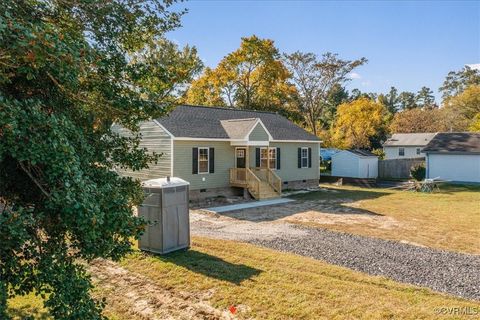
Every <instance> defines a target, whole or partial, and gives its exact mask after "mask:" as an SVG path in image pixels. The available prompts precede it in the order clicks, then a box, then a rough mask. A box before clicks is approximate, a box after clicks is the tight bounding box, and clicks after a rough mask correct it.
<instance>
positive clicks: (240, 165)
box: [235, 148, 247, 181]
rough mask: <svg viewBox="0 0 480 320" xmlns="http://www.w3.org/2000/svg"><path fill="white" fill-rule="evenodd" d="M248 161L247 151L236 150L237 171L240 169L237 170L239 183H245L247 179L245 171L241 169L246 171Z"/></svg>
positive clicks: (243, 149) (244, 149) (242, 149)
mask: <svg viewBox="0 0 480 320" xmlns="http://www.w3.org/2000/svg"><path fill="white" fill-rule="evenodd" d="M246 159H247V149H246V148H236V149H235V166H236V167H237V169H240V170H236V171H237V180H239V181H245V180H246V178H247V175H246V172H245V170H241V169H245V167H246V166H245V165H246V163H247V161H246Z"/></svg>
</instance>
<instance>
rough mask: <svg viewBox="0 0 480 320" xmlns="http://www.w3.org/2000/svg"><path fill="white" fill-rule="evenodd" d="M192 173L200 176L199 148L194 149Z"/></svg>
mask: <svg viewBox="0 0 480 320" xmlns="http://www.w3.org/2000/svg"><path fill="white" fill-rule="evenodd" d="M192 173H193V174H198V148H193V149H192Z"/></svg>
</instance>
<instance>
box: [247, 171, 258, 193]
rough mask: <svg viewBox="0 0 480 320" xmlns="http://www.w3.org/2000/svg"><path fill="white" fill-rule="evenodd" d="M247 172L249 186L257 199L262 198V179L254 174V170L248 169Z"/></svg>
mask: <svg viewBox="0 0 480 320" xmlns="http://www.w3.org/2000/svg"><path fill="white" fill-rule="evenodd" d="M246 172H247V186H248V189H249V190H250V192H251V193H252V195H253V196H254V197H255V198H258V197H259V196H260V182H261V181H260V179H259V178H258V177H257V176H256V175H255V174H254V173H253V171H252V170H250V169H248V168H247V169H246Z"/></svg>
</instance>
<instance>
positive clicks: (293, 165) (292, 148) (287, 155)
mask: <svg viewBox="0 0 480 320" xmlns="http://www.w3.org/2000/svg"><path fill="white" fill-rule="evenodd" d="M270 147H278V148H280V170H275V173H276V174H277V175H278V176H279V177H280V178H281V179H282V181H298V180H308V179H319V178H320V162H319V160H320V159H319V157H320V156H319V148H320V144H319V143H300V142H272V143H270ZM301 147H306V148H308V147H310V148H312V167H311V168H298V148H301ZM255 148H258V147H250V166H251V167H252V168H253V167H255Z"/></svg>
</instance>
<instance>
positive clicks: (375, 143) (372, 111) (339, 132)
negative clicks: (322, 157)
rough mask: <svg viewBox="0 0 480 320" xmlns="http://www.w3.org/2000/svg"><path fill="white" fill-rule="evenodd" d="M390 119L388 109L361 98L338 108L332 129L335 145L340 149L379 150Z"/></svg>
mask: <svg viewBox="0 0 480 320" xmlns="http://www.w3.org/2000/svg"><path fill="white" fill-rule="evenodd" d="M388 119H389V112H388V110H387V108H386V107H385V106H384V105H383V104H381V103H378V102H375V101H373V100H371V99H368V98H360V99H357V100H355V101H352V102H349V103H344V104H342V105H340V106H339V107H338V110H337V118H336V120H335V124H334V126H333V127H332V139H333V141H334V145H335V146H336V147H339V148H343V149H347V148H356V149H371V148H378V147H379V146H380V141H381V140H383V139H385V135H386V124H387V122H388Z"/></svg>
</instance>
